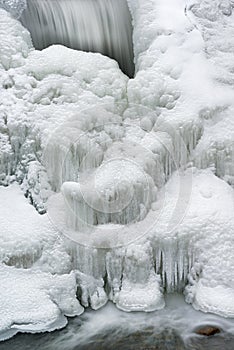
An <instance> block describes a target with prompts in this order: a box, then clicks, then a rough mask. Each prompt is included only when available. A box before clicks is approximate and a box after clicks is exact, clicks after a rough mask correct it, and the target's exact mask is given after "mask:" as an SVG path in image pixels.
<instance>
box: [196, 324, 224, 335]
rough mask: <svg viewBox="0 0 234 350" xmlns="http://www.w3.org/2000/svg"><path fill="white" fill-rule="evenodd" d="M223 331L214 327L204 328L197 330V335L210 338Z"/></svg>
mask: <svg viewBox="0 0 234 350" xmlns="http://www.w3.org/2000/svg"><path fill="white" fill-rule="evenodd" d="M220 332H221V330H220V329H219V328H218V327H214V326H205V327H203V328H200V329H197V330H196V333H197V334H199V335H204V336H206V337H210V336H211V335H215V334H218V333H220Z"/></svg>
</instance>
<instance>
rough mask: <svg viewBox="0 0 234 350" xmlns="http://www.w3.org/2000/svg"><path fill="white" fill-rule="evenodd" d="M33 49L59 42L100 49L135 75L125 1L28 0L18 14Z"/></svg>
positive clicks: (129, 22) (76, 47) (79, 47)
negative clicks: (31, 41)
mask: <svg viewBox="0 0 234 350" xmlns="http://www.w3.org/2000/svg"><path fill="white" fill-rule="evenodd" d="M21 22H22V24H23V25H24V26H25V27H26V28H27V29H28V30H29V31H30V33H31V36H32V40H33V44H34V46H35V48H36V49H39V50H41V49H44V48H46V47H48V46H50V45H52V44H62V45H65V46H67V47H70V48H72V49H76V50H82V51H92V52H100V53H102V54H104V55H107V56H109V57H111V58H114V59H116V61H117V62H118V63H119V65H120V67H121V69H122V70H123V72H124V73H126V74H127V75H129V76H130V77H132V76H133V74H134V65H133V45H132V24H131V15H130V12H129V9H128V6H127V2H126V1H125V0H119V1H115V0H108V1H103V0H78V1H77V0H69V1H67V0H58V1H38V0H29V1H28V6H27V9H26V10H25V11H24V12H23V14H22V17H21Z"/></svg>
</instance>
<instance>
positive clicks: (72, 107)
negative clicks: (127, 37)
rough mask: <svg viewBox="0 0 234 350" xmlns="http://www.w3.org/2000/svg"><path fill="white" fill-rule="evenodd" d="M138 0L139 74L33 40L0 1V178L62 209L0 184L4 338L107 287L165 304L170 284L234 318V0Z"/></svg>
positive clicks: (131, 305)
mask: <svg viewBox="0 0 234 350" xmlns="http://www.w3.org/2000/svg"><path fill="white" fill-rule="evenodd" d="M128 6H129V9H130V11H131V15H132V20H133V44H134V59H135V66H136V73H135V77H134V79H129V78H128V77H127V76H126V75H124V74H123V73H122V72H121V70H120V69H119V67H118V64H117V63H116V62H115V61H114V60H112V59H110V58H108V57H105V56H103V55H101V54H98V53H86V52H82V51H75V50H71V49H69V48H66V47H64V46H61V45H54V46H50V47H48V48H46V49H44V50H42V51H37V50H35V49H34V48H33V45H32V42H31V38H30V34H29V32H28V31H27V30H26V29H24V28H23V27H22V25H21V24H20V23H19V22H18V21H17V20H16V19H14V18H13V17H12V16H11V15H10V14H8V13H7V12H6V11H5V10H4V9H0V71H1V74H0V98H1V106H0V145H1V149H0V181H1V185H4V186H6V185H10V184H11V183H13V182H14V181H15V180H16V181H17V182H18V183H19V184H20V185H21V188H22V189H23V191H24V194H25V195H26V196H27V197H28V198H29V199H30V202H31V203H32V204H33V205H34V206H35V207H36V209H37V210H38V211H39V212H40V213H45V212H46V211H47V210H48V216H49V218H50V219H51V220H49V219H48V216H46V215H44V216H39V215H38V213H37V212H36V211H35V210H34V208H33V206H29V204H27V202H26V199H25V200H23V197H22V195H21V196H20V192H19V189H18V187H17V186H16V185H11V186H9V187H7V188H4V187H2V186H1V187H0V192H1V196H0V202H1V207H2V208H3V209H2V211H1V216H0V223H1V233H0V242H1V245H0V258H1V260H0V264H1V267H0V274H1V275H2V276H3V277H2V278H3V280H5V279H6V285H9V286H10V280H11V274H12V276H15V277H14V278H15V279H16V281H17V286H16V289H15V291H14V292H12V293H11V294H10V295H9V296H8V299H7V303H6V306H5V305H2V306H1V308H4V307H6V308H5V311H4V315H6V316H5V318H4V322H3V326H2V328H1V329H2V333H1V335H0V336H1V338H6V337H9V336H11V335H13V334H15V332H16V331H17V330H20V328H17V327H18V321H17V318H16V317H18V316H17V315H20V316H19V318H20V323H21V324H22V327H21V330H22V329H23V330H24V331H35V329H36V330H38V331H40V330H45V329H53V328H56V327H60V326H63V325H64V324H65V319H64V316H63V315H68V316H69V315H75V314H79V313H81V312H82V310H83V307H87V306H91V307H92V308H93V309H95V310H96V309H98V308H100V307H102V306H103V305H104V304H105V303H106V302H107V301H108V300H112V301H113V302H114V303H115V304H116V305H117V307H118V308H120V309H122V310H125V311H153V310H159V309H161V308H163V307H164V305H165V301H164V293H165V292H166V293H173V292H177V291H179V292H184V293H185V298H186V301H187V302H189V303H192V304H193V306H194V307H195V308H196V309H200V310H202V311H204V312H213V313H216V314H220V315H222V316H225V317H234V307H233V300H234V286H233V283H232V280H234V271H233V265H234V264H233V263H234V257H233V253H232V251H233V244H234V242H233V237H234V234H233V230H234V218H233V212H234V192H233V189H232V185H233V183H234V181H233V176H234V168H233V164H234V162H233V140H234V135H233V128H232V125H233V109H234V106H233V101H234V99H233V97H234V93H233V88H232V85H233V77H232V75H233V60H232V59H231V57H232V53H231V51H232V49H233V43H232V39H229V38H231V33H232V31H233V24H232V21H233V14H232V8H233V1H225V2H224V1H221V0H215V1H214V0H212V1H211V0H198V1H194V2H193V1H185V0H157V1H152V0H144V1H141V0H128ZM20 206H21V208H22V211H21V209H20V210H19V209H18V208H19V207H20ZM12 213H14V221H12ZM25 213H27V214H25ZM51 221H52V222H51ZM224 257H225V259H224ZM32 281H33V283H32ZM26 285H27V288H28V289H30V291H31V293H32V300H29V299H25V300H23V298H22V295H21V293H22V292H21V291H22V288H23V287H24V288H25V286H26ZM76 287H77V297H78V299H76V297H75V291H76ZM37 291H39V292H40V293H39V295H40V300H41V301H42V303H44V304H45V305H47V306H48V315H47V319H46V316H45V318H43V319H42V318H41V313H40V312H39V313H38V315H36V314H35V313H33V308H35V305H36V300H35V298H34V296H35V295H36V294H37ZM0 293H5V292H4V291H1V290H0ZM60 293H61V295H62V297H61V299H59V300H57V298H58V294H60ZM4 295H5V294H4ZM17 298H18V299H17ZM12 300H20V302H18V303H17V307H18V308H17V315H16V316H14V315H13V314H11V315H10V316H11V317H10V318H9V315H8V314H9V308H8V305H10V303H12V302H13V301H12ZM21 300H22V302H21ZM78 300H79V301H78ZM64 303H65V304H66V307H65V305H64ZM21 305H22V307H21ZM26 305H27V306H26ZM81 305H82V306H81ZM47 306H46V307H47ZM25 309H29V313H28V314H27V315H26V314H25V313H24V310H25ZM49 318H51V320H52V321H51V322H47V321H48V319H49ZM32 322H33V323H34V324H36V325H37V326H35V328H34V329H32ZM14 324H17V325H14ZM36 327H37V328H36Z"/></svg>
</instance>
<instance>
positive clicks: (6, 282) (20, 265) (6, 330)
mask: <svg viewBox="0 0 234 350" xmlns="http://www.w3.org/2000/svg"><path fill="white" fill-rule="evenodd" d="M0 207H1V218H0V226H1V231H0V247H1V253H0V275H1V285H0V295H1V301H0V309H1V322H0V329H1V332H0V339H1V340H3V339H5V338H8V337H10V336H12V335H14V334H16V333H17V332H18V331H27V332H41V331H52V330H54V329H58V328H62V327H64V326H65V325H66V323H67V320H66V317H65V315H66V316H75V315H79V314H81V313H82V312H83V307H82V306H81V305H80V304H79V301H78V300H77V299H76V276H75V274H74V272H71V273H70V258H69V256H68V254H67V253H66V251H65V250H64V248H63V245H62V242H61V238H60V237H59V236H58V234H57V233H56V231H55V230H54V229H53V226H52V224H51V223H50V221H49V219H48V217H47V216H40V215H38V214H37V212H36V211H35V209H34V208H33V207H32V206H31V205H29V203H27V200H26V199H25V198H24V197H23V195H22V191H20V188H19V186H17V185H12V186H9V187H6V188H4V187H0ZM13 213H14V214H13Z"/></svg>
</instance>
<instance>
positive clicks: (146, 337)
mask: <svg viewBox="0 0 234 350" xmlns="http://www.w3.org/2000/svg"><path fill="white" fill-rule="evenodd" d="M204 325H212V326H216V327H219V328H220V329H221V330H222V331H221V333H220V334H217V335H215V336H211V337H204V336H198V335H196V334H195V330H196V329H197V328H200V327H204ZM233 344H234V319H224V318H221V317H219V316H215V315H212V314H204V313H201V312H198V311H195V310H194V309H193V308H192V307H191V306H190V305H188V304H186V303H185V302H184V301H183V297H182V296H181V295H173V296H168V297H167V298H166V308H165V309H163V310H160V311H157V312H152V313H125V312H122V311H120V310H118V309H117V308H116V307H115V306H114V305H113V304H112V303H108V304H107V305H106V306H105V307H104V308H102V309H100V310H98V311H92V310H87V311H86V312H85V313H84V314H83V315H82V316H80V317H76V318H74V319H70V321H69V324H68V326H67V327H66V328H65V329H63V330H60V331H56V332H53V333H43V334H35V335H32V334H19V335H17V336H15V337H14V338H12V339H10V340H8V341H6V342H3V343H0V349H1V350H189V349H191V350H233V348H234V345H233Z"/></svg>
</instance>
